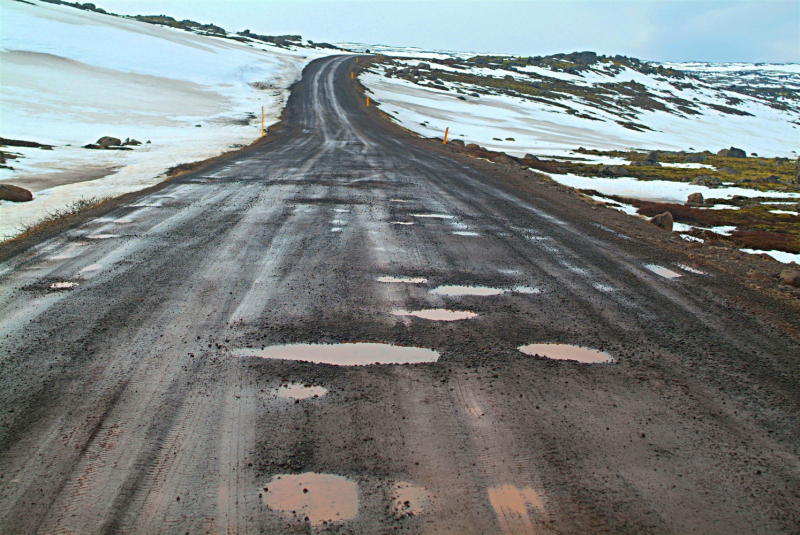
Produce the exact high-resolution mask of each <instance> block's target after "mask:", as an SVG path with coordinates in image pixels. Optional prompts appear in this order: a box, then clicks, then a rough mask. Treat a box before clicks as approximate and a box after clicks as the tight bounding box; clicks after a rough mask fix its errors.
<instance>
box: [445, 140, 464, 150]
mask: <svg viewBox="0 0 800 535" xmlns="http://www.w3.org/2000/svg"><path fill="white" fill-rule="evenodd" d="M447 144H448V145H455V146H456V147H458V148H460V149H463V148H464V142H463V141H461V140H460V139H451V140H450V141H448V142H447Z"/></svg>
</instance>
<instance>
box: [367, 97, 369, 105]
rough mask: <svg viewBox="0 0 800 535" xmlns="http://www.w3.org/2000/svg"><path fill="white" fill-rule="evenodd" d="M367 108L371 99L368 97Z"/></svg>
mask: <svg viewBox="0 0 800 535" xmlns="http://www.w3.org/2000/svg"><path fill="white" fill-rule="evenodd" d="M367 107H369V97H367Z"/></svg>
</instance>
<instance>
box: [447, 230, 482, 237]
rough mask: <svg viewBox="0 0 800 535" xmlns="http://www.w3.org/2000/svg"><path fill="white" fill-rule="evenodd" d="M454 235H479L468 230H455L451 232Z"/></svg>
mask: <svg viewBox="0 0 800 535" xmlns="http://www.w3.org/2000/svg"><path fill="white" fill-rule="evenodd" d="M453 234H455V235H456V236H480V234H478V233H477V232H472V231H469V230H456V231H454V232H453Z"/></svg>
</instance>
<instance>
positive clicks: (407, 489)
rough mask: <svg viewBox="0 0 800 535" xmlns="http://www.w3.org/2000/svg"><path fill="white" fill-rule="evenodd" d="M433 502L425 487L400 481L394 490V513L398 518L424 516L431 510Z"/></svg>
mask: <svg viewBox="0 0 800 535" xmlns="http://www.w3.org/2000/svg"><path fill="white" fill-rule="evenodd" d="M432 502H433V500H432V498H431V495H430V493H429V492H428V490H427V489H426V488H425V487H420V486H418V485H414V484H412V483H407V482H405V481H398V482H397V483H395V485H394V488H393V489H392V511H393V512H394V515H395V516H396V517H403V516H414V515H419V514H422V513H424V512H425V510H426V509H430V507H431V504H432Z"/></svg>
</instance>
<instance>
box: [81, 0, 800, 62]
mask: <svg viewBox="0 0 800 535" xmlns="http://www.w3.org/2000/svg"><path fill="white" fill-rule="evenodd" d="M93 1H94V2H95V3H96V4H97V5H98V6H100V7H103V8H105V9H107V10H109V11H113V12H115V13H121V14H165V15H170V16H173V17H175V18H178V19H183V18H188V19H192V20H197V21H199V22H213V23H215V24H218V25H220V26H222V27H224V28H225V29H226V30H229V31H241V30H244V29H249V30H251V31H253V32H257V33H262V34H270V35H276V34H300V35H302V36H303V37H305V38H307V39H311V40H313V41H328V42H334V43H335V42H342V41H343V40H344V41H349V42H361V43H369V44H385V45H395V46H416V47H421V48H429V49H443V50H457V51H466V52H498V53H507V54H521V55H544V54H552V53H556V52H572V51H576V50H594V51H596V52H598V53H601V54H611V55H614V54H622V55H627V56H633V57H638V58H641V59H649V60H660V61H712V62H727V61H748V62H773V63H781V62H800V1H798V0H788V1H785V0H766V1H765V0H738V1H718V0H691V1H685V0H661V1H651V0H638V1H631V0H618V1H607V0H588V1H572V0H567V1H545V0H517V1H507V0H434V1H419V0H417V1H398V0H371V1H369V2H365V1H353V0H93Z"/></svg>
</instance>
